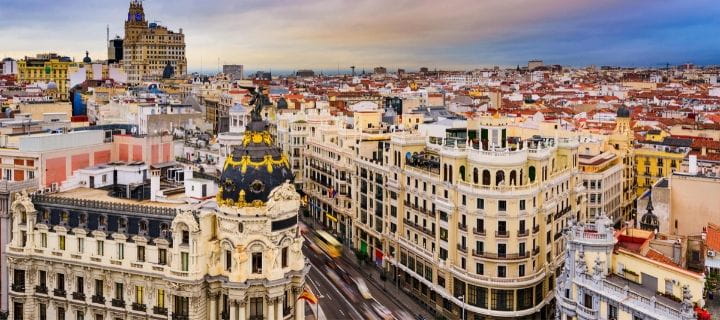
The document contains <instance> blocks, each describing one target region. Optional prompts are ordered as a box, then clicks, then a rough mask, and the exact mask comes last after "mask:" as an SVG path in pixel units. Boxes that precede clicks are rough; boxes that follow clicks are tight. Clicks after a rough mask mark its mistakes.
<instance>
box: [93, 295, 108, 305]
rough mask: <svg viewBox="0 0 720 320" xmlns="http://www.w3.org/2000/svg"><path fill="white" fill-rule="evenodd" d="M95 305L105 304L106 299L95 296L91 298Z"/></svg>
mask: <svg viewBox="0 0 720 320" xmlns="http://www.w3.org/2000/svg"><path fill="white" fill-rule="evenodd" d="M91 299H92V302H93V303H97V304H105V297H103V296H98V295H94V296H92V297H91Z"/></svg>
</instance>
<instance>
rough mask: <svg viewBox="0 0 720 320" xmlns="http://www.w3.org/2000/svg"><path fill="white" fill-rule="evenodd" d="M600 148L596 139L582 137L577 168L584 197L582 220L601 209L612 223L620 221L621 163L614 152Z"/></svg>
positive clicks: (621, 216) (598, 212)
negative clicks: (583, 216)
mask: <svg viewBox="0 0 720 320" xmlns="http://www.w3.org/2000/svg"><path fill="white" fill-rule="evenodd" d="M600 147H601V143H600V141H598V140H590V139H586V140H584V141H582V144H581V149H582V150H581V151H580V154H579V169H580V172H581V175H582V183H583V186H584V187H585V189H586V190H587V199H588V201H587V216H586V217H585V219H590V218H594V217H595V216H597V215H598V214H600V212H605V213H606V214H607V215H608V216H610V218H611V219H612V220H613V221H614V222H615V223H621V222H622V221H624V219H623V215H622V210H621V209H622V200H623V199H622V196H623V195H622V187H623V176H622V174H623V170H624V165H623V163H622V159H621V158H620V157H618V155H617V154H615V153H613V152H608V151H602V149H601V148H600Z"/></svg>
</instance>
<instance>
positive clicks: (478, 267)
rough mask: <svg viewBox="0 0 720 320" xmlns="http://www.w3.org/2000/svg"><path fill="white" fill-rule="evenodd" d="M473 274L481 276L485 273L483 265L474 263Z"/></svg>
mask: <svg viewBox="0 0 720 320" xmlns="http://www.w3.org/2000/svg"><path fill="white" fill-rule="evenodd" d="M475 273H477V274H478V275H483V274H484V273H485V265H484V264H482V263H479V262H478V263H475Z"/></svg>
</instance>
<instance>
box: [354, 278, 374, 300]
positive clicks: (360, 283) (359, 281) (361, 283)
mask: <svg viewBox="0 0 720 320" xmlns="http://www.w3.org/2000/svg"><path fill="white" fill-rule="evenodd" d="M355 285H356V286H357V288H358V291H359V292H360V295H362V296H363V298H365V299H372V295H371V294H370V290H369V289H368V286H367V283H365V279H363V278H360V277H356V278H355Z"/></svg>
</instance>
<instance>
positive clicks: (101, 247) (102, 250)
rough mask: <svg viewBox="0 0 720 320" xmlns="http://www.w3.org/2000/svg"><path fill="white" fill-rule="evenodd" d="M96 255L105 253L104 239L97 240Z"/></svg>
mask: <svg viewBox="0 0 720 320" xmlns="http://www.w3.org/2000/svg"><path fill="white" fill-rule="evenodd" d="M97 255H99V256H103V255H105V241H102V240H98V241H97Z"/></svg>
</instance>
